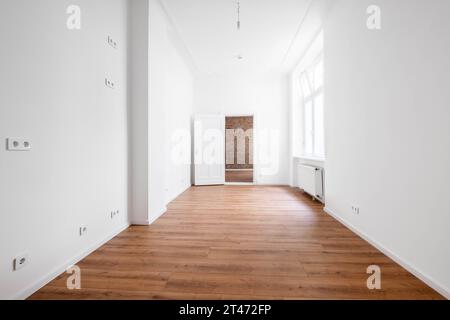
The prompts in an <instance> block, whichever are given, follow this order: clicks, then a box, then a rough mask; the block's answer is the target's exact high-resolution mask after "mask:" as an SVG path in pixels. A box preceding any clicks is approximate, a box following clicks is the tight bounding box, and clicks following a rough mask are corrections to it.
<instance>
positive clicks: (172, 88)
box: [130, 0, 194, 224]
mask: <svg viewBox="0 0 450 320" xmlns="http://www.w3.org/2000/svg"><path fill="white" fill-rule="evenodd" d="M136 1H137V0H136ZM142 12H144V13H142ZM131 20H132V21H135V22H134V24H135V25H136V26H137V28H136V29H134V30H132V32H133V33H134V35H133V37H132V39H134V38H135V37H136V40H137V42H138V43H139V44H138V45H137V46H134V45H133V46H132V47H133V48H132V51H133V50H138V51H139V52H140V53H139V55H142V58H144V57H146V59H147V61H148V69H147V68H146V67H147V65H146V64H145V63H141V61H140V59H139V60H138V61H133V60H132V61H130V63H131V65H132V70H138V71H137V72H138V73H136V74H134V75H133V76H132V79H135V76H138V77H139V78H140V79H136V81H137V82H138V86H139V88H141V89H142V91H140V92H138V93H137V94H138V97H141V99H140V100H138V104H135V103H132V114H133V110H137V111H136V115H137V119H135V118H134V117H133V119H134V120H135V121H137V122H138V123H141V124H142V127H140V128H139V129H138V130H137V135H139V138H138V140H137V141H134V140H133V142H132V145H134V144H135V143H136V147H135V149H133V147H132V150H135V152H133V157H140V155H142V158H141V159H138V160H137V161H138V162H139V163H141V164H142V166H139V167H135V168H134V169H132V171H133V172H134V173H133V176H134V177H136V176H138V177H141V178H142V180H141V181H139V180H136V181H134V182H133V186H136V188H137V190H138V193H137V194H136V195H135V194H133V192H132V195H133V196H132V201H133V203H132V204H131V206H133V207H134V208H135V209H134V210H133V212H132V217H133V218H132V222H133V223H135V224H148V223H151V222H153V221H154V220H156V219H157V218H158V217H159V216H161V214H163V213H164V212H165V211H166V205H167V203H168V202H169V201H171V200H172V199H174V198H175V197H177V196H178V195H179V194H180V193H181V192H183V191H184V190H185V189H187V188H188V187H189V186H190V162H187V163H183V164H177V162H176V161H174V159H172V147H173V145H174V143H173V141H172V136H173V134H174V132H176V131H178V130H182V131H184V132H186V133H189V132H190V119H191V115H192V111H193V90H194V89H193V86H194V80H193V74H194V69H193V67H192V62H191V61H190V56H189V54H188V53H187V51H186V50H185V48H184V46H183V43H182V41H181V40H180V38H179V36H178V34H177V33H176V31H175V29H174V27H173V24H172V23H171V21H170V19H169V17H168V15H167V14H166V12H165V10H164V7H163V6H162V5H161V3H160V1H158V0H139V3H137V4H136V14H133V16H132V18H131ZM147 26H148V29H146V28H147ZM139 28H140V29H141V30H139ZM146 35H147V36H148V41H147V43H148V47H145V46H143V45H142V44H143V42H141V41H140V39H141V38H142V37H145V36H146ZM144 41H145V40H144ZM134 84H135V83H132V85H133V86H134ZM145 85H147V87H146V88H145ZM131 99H132V100H133V99H134V94H133V96H132V97H131ZM138 99H139V98H138ZM145 99H148V100H147V101H146V100H145ZM131 126H132V127H133V124H131ZM139 139H142V140H141V141H144V140H146V141H145V143H146V144H147V145H146V146H142V148H140V147H139V141H140V140H139ZM186 141H187V142H188V145H187V146H186V149H187V150H190V140H186ZM145 157H147V160H146V163H143V162H142V161H143V160H142V159H144V158H145ZM136 183H139V185H136ZM147 206H148V207H147ZM146 208H147V210H145V209H146Z"/></svg>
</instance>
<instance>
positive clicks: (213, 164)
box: [194, 114, 225, 186]
mask: <svg viewBox="0 0 450 320" xmlns="http://www.w3.org/2000/svg"><path fill="white" fill-rule="evenodd" d="M194 183H195V185H196V186H205V185H220V184H225V116H224V115H220V114H211V115H196V116H195V117H194Z"/></svg>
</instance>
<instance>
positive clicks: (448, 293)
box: [324, 207, 450, 299]
mask: <svg viewBox="0 0 450 320" xmlns="http://www.w3.org/2000/svg"><path fill="white" fill-rule="evenodd" d="M324 211H325V212H326V213H328V214H329V215H330V216H332V217H333V218H335V219H336V220H337V221H339V222H340V223H342V224H343V225H344V226H346V227H347V228H349V229H350V230H351V231H353V232H354V233H356V234H357V235H358V236H359V237H361V238H362V239H364V240H365V241H367V242H368V243H370V244H371V245H372V246H374V247H375V248H376V249H378V250H379V251H381V252H382V253H383V254H385V255H386V256H387V257H389V258H390V259H392V260H393V261H395V262H396V263H398V264H399V265H400V266H402V267H403V268H404V269H406V270H407V271H408V272H410V273H412V274H413V275H414V276H416V277H417V278H418V279H420V280H421V281H423V282H424V283H425V284H427V285H428V286H429V287H431V288H433V289H434V290H435V291H437V292H438V293H439V294H441V295H442V296H444V297H445V298H447V299H450V290H449V289H447V288H445V287H443V286H441V285H440V284H438V283H437V282H436V281H435V280H434V279H433V278H431V277H429V276H428V275H426V274H425V273H423V272H421V271H419V270H417V269H416V268H414V267H413V266H412V265H411V264H410V263H408V262H406V261H405V260H404V259H402V258H400V257H399V256H398V255H396V254H395V253H393V252H392V251H390V250H389V249H387V248H386V247H385V246H383V245H382V244H380V243H379V242H377V241H375V240H373V239H372V238H371V237H369V236H368V235H367V234H365V233H363V232H361V231H359V230H357V229H356V227H355V226H353V225H352V224H351V223H349V222H347V221H346V220H345V219H344V218H342V217H341V216H339V215H337V214H336V213H335V212H333V210H331V209H330V208H327V207H326V208H324Z"/></svg>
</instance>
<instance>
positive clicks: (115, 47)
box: [108, 36, 117, 49]
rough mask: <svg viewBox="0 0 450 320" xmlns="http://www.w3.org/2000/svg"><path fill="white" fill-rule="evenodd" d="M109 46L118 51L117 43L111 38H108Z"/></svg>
mask: <svg viewBox="0 0 450 320" xmlns="http://www.w3.org/2000/svg"><path fill="white" fill-rule="evenodd" d="M108 44H109V45H110V46H111V47H113V48H114V49H117V42H116V40H114V39H113V38H111V37H110V36H108Z"/></svg>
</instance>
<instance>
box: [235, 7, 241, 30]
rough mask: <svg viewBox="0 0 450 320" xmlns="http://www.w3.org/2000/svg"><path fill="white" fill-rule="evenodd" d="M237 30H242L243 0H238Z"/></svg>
mask: <svg viewBox="0 0 450 320" xmlns="http://www.w3.org/2000/svg"><path fill="white" fill-rule="evenodd" d="M236 4H237V23H236V25H237V30H238V31H240V30H241V2H240V1H237V2H236Z"/></svg>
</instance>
